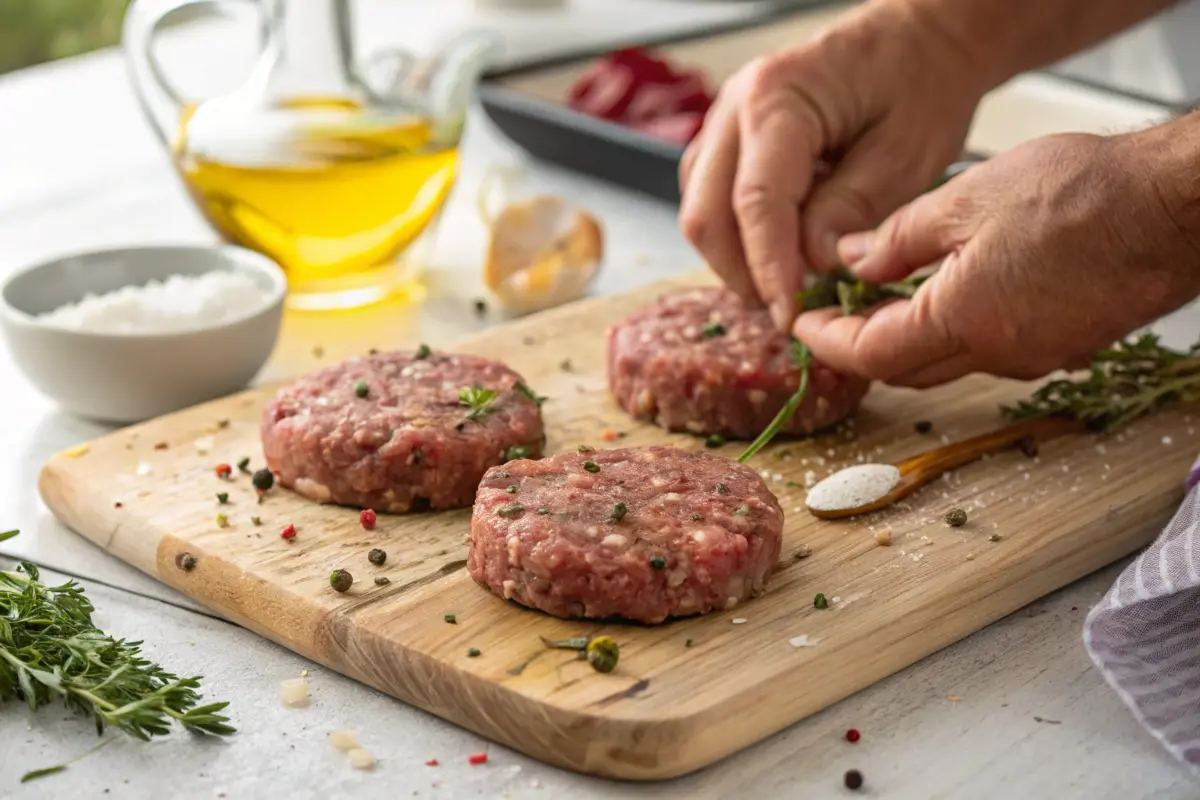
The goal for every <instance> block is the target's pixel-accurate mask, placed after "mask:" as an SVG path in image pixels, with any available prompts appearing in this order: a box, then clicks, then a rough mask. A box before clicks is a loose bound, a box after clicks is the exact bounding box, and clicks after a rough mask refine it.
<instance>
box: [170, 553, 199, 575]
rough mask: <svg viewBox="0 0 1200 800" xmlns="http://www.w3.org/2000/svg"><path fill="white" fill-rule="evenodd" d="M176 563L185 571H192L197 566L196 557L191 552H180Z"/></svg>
mask: <svg viewBox="0 0 1200 800" xmlns="http://www.w3.org/2000/svg"><path fill="white" fill-rule="evenodd" d="M175 564H176V566H178V567H179V568H180V569H181V570H183V571H184V572H191V571H192V570H194V569H195V568H196V557H195V556H194V555H192V554H191V553H180V554H179V556H178V557H176V559H175Z"/></svg>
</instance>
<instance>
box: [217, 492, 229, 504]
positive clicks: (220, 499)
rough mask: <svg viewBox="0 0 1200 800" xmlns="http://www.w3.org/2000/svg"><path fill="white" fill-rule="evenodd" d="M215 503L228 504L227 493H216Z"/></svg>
mask: <svg viewBox="0 0 1200 800" xmlns="http://www.w3.org/2000/svg"><path fill="white" fill-rule="evenodd" d="M217 502H218V503H228V502H229V492H217Z"/></svg>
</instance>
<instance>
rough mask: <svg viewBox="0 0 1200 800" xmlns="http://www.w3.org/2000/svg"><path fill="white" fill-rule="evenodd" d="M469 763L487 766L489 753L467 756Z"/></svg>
mask: <svg viewBox="0 0 1200 800" xmlns="http://www.w3.org/2000/svg"><path fill="white" fill-rule="evenodd" d="M476 652H478V651H476ZM467 762H468V763H470V764H471V765H473V766H479V765H480V764H486V763H487V753H472V754H471V755H469V756H467Z"/></svg>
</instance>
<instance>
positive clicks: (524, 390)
mask: <svg viewBox="0 0 1200 800" xmlns="http://www.w3.org/2000/svg"><path fill="white" fill-rule="evenodd" d="M513 388H514V389H516V390H517V391H518V392H520V393H521V394H523V395H525V396H526V397H528V398H529V399H530V400H532V401H533V402H535V403H537V405H538V408H541V407H542V403H544V402H546V399H547V398H545V397H538V396H537V394H536V393H535V392H534V391H533V389H530V388H529V387H528V386H526V385H525V382H524V381H517V385H516V386H514V387H513Z"/></svg>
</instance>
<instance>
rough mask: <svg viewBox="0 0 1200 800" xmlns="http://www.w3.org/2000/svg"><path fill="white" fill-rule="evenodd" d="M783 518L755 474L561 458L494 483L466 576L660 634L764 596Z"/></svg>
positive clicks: (670, 454) (534, 603)
mask: <svg viewBox="0 0 1200 800" xmlns="http://www.w3.org/2000/svg"><path fill="white" fill-rule="evenodd" d="M782 533H783V511H782V510H781V509H780V508H779V502H778V501H777V500H776V499H775V497H774V495H772V494H771V492H770V490H768V489H767V487H766V484H764V483H763V481H762V479H761V478H759V476H758V475H757V473H755V472H754V470H752V469H750V468H748V467H745V466H742V465H741V464H738V463H737V462H735V461H731V460H729V459H726V458H722V457H720V456H716V455H713V454H710V453H703V452H700V453H693V452H688V451H685V450H679V449H677V448H674V447H649V448H630V449H624V450H603V451H592V452H584V453H562V454H559V455H556V456H552V457H550V458H547V459H544V460H541V461H513V462H511V463H509V464H505V465H503V466H501V467H496V468H494V469H492V470H489V471H488V474H487V475H485V476H484V479H483V483H481V484H480V486H479V494H478V495H477V496H476V498H475V509H474V513H473V515H472V517H471V541H470V547H469V548H468V552H467V569H468V570H469V571H470V573H471V577H473V578H474V579H475V580H476V581H478V582H479V583H480V584H482V585H483V586H485V587H487V588H488V589H491V590H492V591H493V592H495V593H496V594H498V595H500V596H501V597H505V598H508V599H511V600H515V601H517V602H518V603H522V604H524V605H527V606H531V607H533V608H539V609H541V610H542V611H545V612H546V613H548V614H553V615H554V616H556V617H567V618H588V619H606V618H611V617H616V618H623V619H628V620H635V621H638V622H662V621H663V620H665V619H667V618H668V617H683V616H688V615H691V614H702V613H704V612H706V611H712V610H714V609H727V608H733V607H734V606H735V605H737V604H738V603H739V602H740V601H742V600H745V599H747V598H749V597H755V596H757V595H759V594H761V593H762V591H763V590H764V588H765V586H766V581H767V575H768V573H769V572H770V570H771V568H772V567H773V566H774V565H775V562H776V560H777V559H778V556H779V548H780V542H781V537H782Z"/></svg>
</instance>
